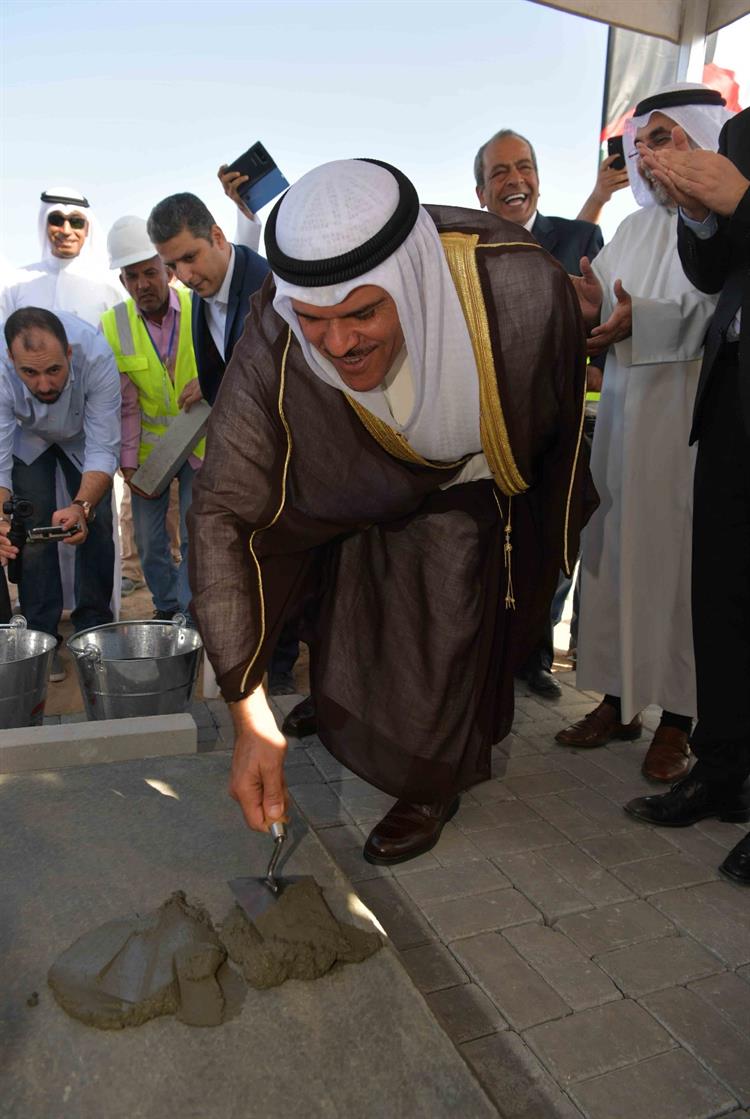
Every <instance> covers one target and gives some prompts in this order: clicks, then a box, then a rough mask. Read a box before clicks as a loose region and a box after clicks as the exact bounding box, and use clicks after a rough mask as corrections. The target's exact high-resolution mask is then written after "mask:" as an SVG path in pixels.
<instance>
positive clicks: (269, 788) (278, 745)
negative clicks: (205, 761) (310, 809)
mask: <svg viewBox="0 0 750 1119" xmlns="http://www.w3.org/2000/svg"><path fill="white" fill-rule="evenodd" d="M229 710H230V711H231V713H232V719H233V721H234V756H233V758H232V773H231V776H230V779H229V793H230V795H231V796H233V797H234V799H235V800H236V801H237V802H238V803H239V805H240V807H241V808H242V811H243V813H244V816H245V819H246V821H247V824H248V826H249V827H251V828H253V829H254V830H255V831H262V832H267V831H268V830H269V829H270V827H271V825H272V824H274V823H277V822H279V821H282V820H286V818H287V813H288V809H289V791H288V789H287V787H286V778H285V777H284V758H285V757H286V751H287V745H286V739H285V738H284V735H283V734H282V733H281V731H280V730H279V729H278V727H277V726H276V720H275V719H274V717H273V714H272V712H271V709H270V707H269V706H268V701H267V700H266V695H265V692H264V691H263V688H262V687H258V688H256V690H255V691H254V692H252V693H251V694H250V695H249V696H247V697H246V698H245V699H241V700H239V701H238V702H237V703H233V704H231V706H230V708H229Z"/></svg>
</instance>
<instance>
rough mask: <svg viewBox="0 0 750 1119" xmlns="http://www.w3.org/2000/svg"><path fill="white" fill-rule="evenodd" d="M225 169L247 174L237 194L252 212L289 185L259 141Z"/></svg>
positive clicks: (255, 211) (256, 210)
mask: <svg viewBox="0 0 750 1119" xmlns="http://www.w3.org/2000/svg"><path fill="white" fill-rule="evenodd" d="M227 170H228V171H239V173H240V174H241V175H247V176H248V181H247V182H246V183H243V184H242V186H241V187H240V188H239V194H240V196H241V198H242V201H243V202H244V203H245V205H246V206H247V208H248V209H249V210H252V212H253V213H254V214H255V213H257V212H258V210H260V209H261V208H262V207H263V206H266V205H267V204H268V203H269V202H270V201H271V200H272V199H274V198H276V196H277V195H279V194H281V193H282V191H285V190H286V189H287V187H288V186H289V183H288V182H287V180H286V179H285V178H284V176H283V175H282V173H281V171H279V169H278V167H277V166H276V164H275V163H274V161H273V159H272V158H271V156H270V155H269V154H268V152H267V151H266V149H265V148H264V147H263V145H262V144H261V143H260V141H258V143H256V144H253V146H252V147H251V148H248V149H247V151H246V152H243V153H242V155H241V156H238V158H237V159H235V161H234V163H230V164H229V166H228V167H227Z"/></svg>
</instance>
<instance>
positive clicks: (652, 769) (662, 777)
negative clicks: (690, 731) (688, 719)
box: [641, 727, 690, 785]
mask: <svg viewBox="0 0 750 1119" xmlns="http://www.w3.org/2000/svg"><path fill="white" fill-rule="evenodd" d="M689 769H690V747H689V746H688V736H687V732H686V731H684V730H678V728H677V727H658V728H657V731H656V734H655V735H654V737H653V741H652V742H651V745H650V746H649V748H648V753H647V754H646V757H645V758H644V759H643V765H642V766H641V772H642V773H643V776H644V777H648V779H649V781H666V782H668V783H669V784H670V785H671V784H672V783H673V782H674V781H679V779H680V778H681V777H684V776H685V774H686V773H687V771H688V770H689Z"/></svg>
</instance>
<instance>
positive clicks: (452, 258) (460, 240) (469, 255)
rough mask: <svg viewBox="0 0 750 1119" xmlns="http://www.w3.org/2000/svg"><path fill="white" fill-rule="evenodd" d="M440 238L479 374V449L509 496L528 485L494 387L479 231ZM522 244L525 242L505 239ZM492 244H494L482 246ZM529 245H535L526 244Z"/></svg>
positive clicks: (442, 235) (449, 234)
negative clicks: (478, 253)
mask: <svg viewBox="0 0 750 1119" xmlns="http://www.w3.org/2000/svg"><path fill="white" fill-rule="evenodd" d="M440 240H441V242H442V245H443V249H444V251H445V256H446V259H447V261H448V267H449V269H450V273H451V276H452V278H453V282H454V284H455V285H456V291H457V292H458V298H459V300H460V302H461V307H462V310H463V313H464V317H465V319H466V325H467V326H468V328H469V334H470V336H471V344H472V347H473V350H474V360H475V361H476V364H477V372H478V374H479V433H480V437H481V441H482V450H483V451H484V453H485V456H486V458H487V462H488V463H489V467H490V470H491V471H492V474H493V477H494V479H495V481H496V483H497V485H498V487H499V489H500V490H501V491H502V492H503V493H504V494H506V496H508V497H511V496H512V495H514V494H519V493H523V492H524V490H527V489H528V488H529V486H528V482H526V481H524V479H523V477H522V476H521V473H520V471H519V469H518V467H517V466H516V461H515V459H514V457H513V450H512V448H511V445H510V439H509V438H508V429H507V427H506V426H505V416H504V415H503V408H502V404H501V403H500V393H499V391H498V387H497V373H496V370H495V361H494V358H493V355H492V340H491V338H490V328H489V324H488V322H487V309H486V307H485V305H484V298H483V296H482V287H481V284H480V281H479V272H478V271H477V263H476V255H475V254H476V249H477V248H482V247H485V246H480V245H479V235H478V234H476V233H441V234H440ZM516 243H517V244H519V245H525V244H526V242H524V241H519V242H508V244H516ZM486 247H487V248H496V247H498V246H494V245H493V246H486ZM529 247H530V248H536V247H537V246H534V245H530V246H529Z"/></svg>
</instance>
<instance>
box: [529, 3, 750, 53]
mask: <svg viewBox="0 0 750 1119" xmlns="http://www.w3.org/2000/svg"><path fill="white" fill-rule="evenodd" d="M536 3H538V4H546V5H547V7H549V8H560V9H561V11H564V12H572V13H573V14H574V15H579V16H587V17H588V18H589V19H596V20H599V21H600V22H601V23H609V24H611V26H612V27H624V28H627V29H628V30H629V31H642V32H643V33H644V34H646V35H657V36H658V37H659V38H661V39H669V40H670V42H672V43H679V42H680V33H681V29H682V24H683V19H684V14H685V8H686V0H658V2H656V0H628V2H627V3H623V0H536ZM748 12H750V0H708V4H707V12H706V32H705V33H706V35H710V34H712V33H713V32H714V31H718V30H719V29H720V28H721V27H726V25H727V24H728V23H734V21H735V20H736V19H739V18H740V16H744V15H747V14H748Z"/></svg>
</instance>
